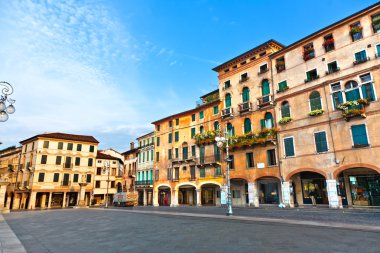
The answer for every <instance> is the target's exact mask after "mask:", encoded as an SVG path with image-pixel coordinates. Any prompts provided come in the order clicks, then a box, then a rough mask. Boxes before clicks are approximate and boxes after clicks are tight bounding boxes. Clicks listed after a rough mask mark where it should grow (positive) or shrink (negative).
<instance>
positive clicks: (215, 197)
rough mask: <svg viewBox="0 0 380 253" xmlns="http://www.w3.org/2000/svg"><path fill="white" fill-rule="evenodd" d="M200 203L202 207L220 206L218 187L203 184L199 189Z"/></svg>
mask: <svg viewBox="0 0 380 253" xmlns="http://www.w3.org/2000/svg"><path fill="white" fill-rule="evenodd" d="M201 202H202V205H203V206H215V205H219V204H220V187H219V186H218V185H214V184H204V185H202V188H201Z"/></svg>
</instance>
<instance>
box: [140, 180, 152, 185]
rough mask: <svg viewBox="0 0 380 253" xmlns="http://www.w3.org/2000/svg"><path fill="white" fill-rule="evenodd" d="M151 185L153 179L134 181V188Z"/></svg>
mask: <svg viewBox="0 0 380 253" xmlns="http://www.w3.org/2000/svg"><path fill="white" fill-rule="evenodd" d="M149 185H153V179H150V180H140V181H136V186H149Z"/></svg>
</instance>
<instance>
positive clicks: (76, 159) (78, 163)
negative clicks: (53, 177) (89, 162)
mask: <svg viewBox="0 0 380 253" xmlns="http://www.w3.org/2000/svg"><path fill="white" fill-rule="evenodd" d="M75 166H80V157H75Z"/></svg>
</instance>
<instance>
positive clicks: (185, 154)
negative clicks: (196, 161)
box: [182, 147, 188, 160]
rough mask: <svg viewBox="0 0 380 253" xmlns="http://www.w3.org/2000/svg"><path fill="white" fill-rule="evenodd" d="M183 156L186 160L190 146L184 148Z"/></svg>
mask: <svg viewBox="0 0 380 253" xmlns="http://www.w3.org/2000/svg"><path fill="white" fill-rule="evenodd" d="M182 158H183V160H186V159H187V158H188V148H187V147H183V148H182Z"/></svg>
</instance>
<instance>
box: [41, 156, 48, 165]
mask: <svg viewBox="0 0 380 253" xmlns="http://www.w3.org/2000/svg"><path fill="white" fill-rule="evenodd" d="M46 161H47V155H42V156H41V164H46Z"/></svg>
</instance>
